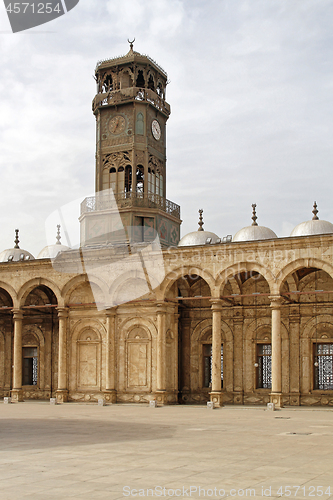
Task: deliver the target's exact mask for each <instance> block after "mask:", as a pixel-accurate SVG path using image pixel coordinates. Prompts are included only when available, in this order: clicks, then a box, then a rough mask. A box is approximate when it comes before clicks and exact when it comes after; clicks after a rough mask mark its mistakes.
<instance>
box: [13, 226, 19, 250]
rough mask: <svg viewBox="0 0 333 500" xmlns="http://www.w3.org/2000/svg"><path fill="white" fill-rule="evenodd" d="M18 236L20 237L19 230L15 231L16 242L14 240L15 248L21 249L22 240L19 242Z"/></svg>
mask: <svg viewBox="0 0 333 500" xmlns="http://www.w3.org/2000/svg"><path fill="white" fill-rule="evenodd" d="M18 235H19V230H18V229H15V240H14V243H15V246H14V248H20V247H19V243H20V240H19V237H18Z"/></svg>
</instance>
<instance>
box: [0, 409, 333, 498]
mask: <svg viewBox="0 0 333 500" xmlns="http://www.w3.org/2000/svg"><path fill="white" fill-rule="evenodd" d="M332 437H333V410H331V409H330V408H327V409H326V408H305V407H301V408H295V407H294V408H284V409H282V410H280V411H275V412H272V411H268V410H267V409H266V408H264V407H255V408H251V407H243V406H242V407H241V406H239V407H232V406H226V407H224V408H220V409H216V410H208V409H207V408H206V407H203V406H168V407H164V408H149V407H148V406H145V405H144V406H140V405H109V406H104V407H101V406H98V405H93V404H86V405H84V404H63V405H56V406H54V405H50V404H49V403H47V402H24V403H18V404H9V405H4V404H2V403H1V402H0V480H1V491H0V500H16V499H19V500H22V499H34V500H39V499H41V500H48V499H50V500H53V499H54V500H57V499H59V500H60V499H61V500H65V499H67V498H68V499H71V500H76V499H80V500H84V499H89V500H98V499H100V498H103V499H105V500H116V499H123V500H124V499H126V498H130V499H132V498H138V497H140V498H148V499H149V500H150V499H151V498H159V499H162V500H167V499H168V498H173V499H174V498H195V499H199V498H205V500H206V498H211V499H213V500H215V499H220V498H227V497H228V498H281V496H283V497H284V496H286V497H288V496H289V497H290V498H302V499H313V498H317V499H318V498H323V499H325V500H326V499H328V498H333V439H332ZM288 487H289V488H288ZM296 487H298V488H296ZM290 488H291V489H290ZM147 490H148V491H147ZM289 491H290V495H289V494H288V493H289Z"/></svg>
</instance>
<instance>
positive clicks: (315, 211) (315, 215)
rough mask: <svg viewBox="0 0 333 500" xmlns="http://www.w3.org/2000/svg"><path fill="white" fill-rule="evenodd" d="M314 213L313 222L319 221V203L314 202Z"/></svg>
mask: <svg viewBox="0 0 333 500" xmlns="http://www.w3.org/2000/svg"><path fill="white" fill-rule="evenodd" d="M312 213H313V217H312V220H319V217H317V213H318V210H317V203H316V202H314V204H313V210H312Z"/></svg>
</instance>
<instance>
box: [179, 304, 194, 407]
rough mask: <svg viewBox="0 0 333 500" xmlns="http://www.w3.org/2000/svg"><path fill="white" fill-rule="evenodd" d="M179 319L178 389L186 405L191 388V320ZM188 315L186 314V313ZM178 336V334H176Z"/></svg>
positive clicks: (187, 318)
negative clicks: (179, 355)
mask: <svg viewBox="0 0 333 500" xmlns="http://www.w3.org/2000/svg"><path fill="white" fill-rule="evenodd" d="M183 314H184V313H182V315H181V318H180V324H181V331H180V335H181V339H180V340H181V358H180V362H181V366H180V370H179V376H180V381H179V387H180V391H181V393H180V396H181V399H182V401H183V402H184V403H188V401H189V399H190V387H191V323H192V321H191V318H189V317H185V318H184V317H183ZM186 314H188V313H186ZM178 335H179V333H178Z"/></svg>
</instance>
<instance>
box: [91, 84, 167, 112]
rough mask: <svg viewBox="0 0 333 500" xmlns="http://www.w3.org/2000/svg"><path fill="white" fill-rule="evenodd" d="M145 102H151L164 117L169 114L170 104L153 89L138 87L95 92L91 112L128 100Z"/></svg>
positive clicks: (127, 101)
mask: <svg viewBox="0 0 333 500" xmlns="http://www.w3.org/2000/svg"><path fill="white" fill-rule="evenodd" d="M134 101H136V102H145V103H148V104H151V105H152V106H154V107H155V108H156V109H158V110H159V111H160V112H161V113H163V114H164V115H165V116H166V117H168V116H169V115H170V112H171V111H170V105H169V104H168V103H167V102H166V101H165V100H164V99H162V98H161V97H160V96H159V95H158V94H157V93H156V92H155V91H153V90H151V89H144V88H139V87H129V88H124V89H121V90H112V91H109V92H105V93H100V94H97V95H96V96H95V98H94V100H93V103H92V109H93V112H94V113H95V111H96V110H97V109H98V108H101V107H105V106H115V105H119V104H127V103H129V102H134Z"/></svg>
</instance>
